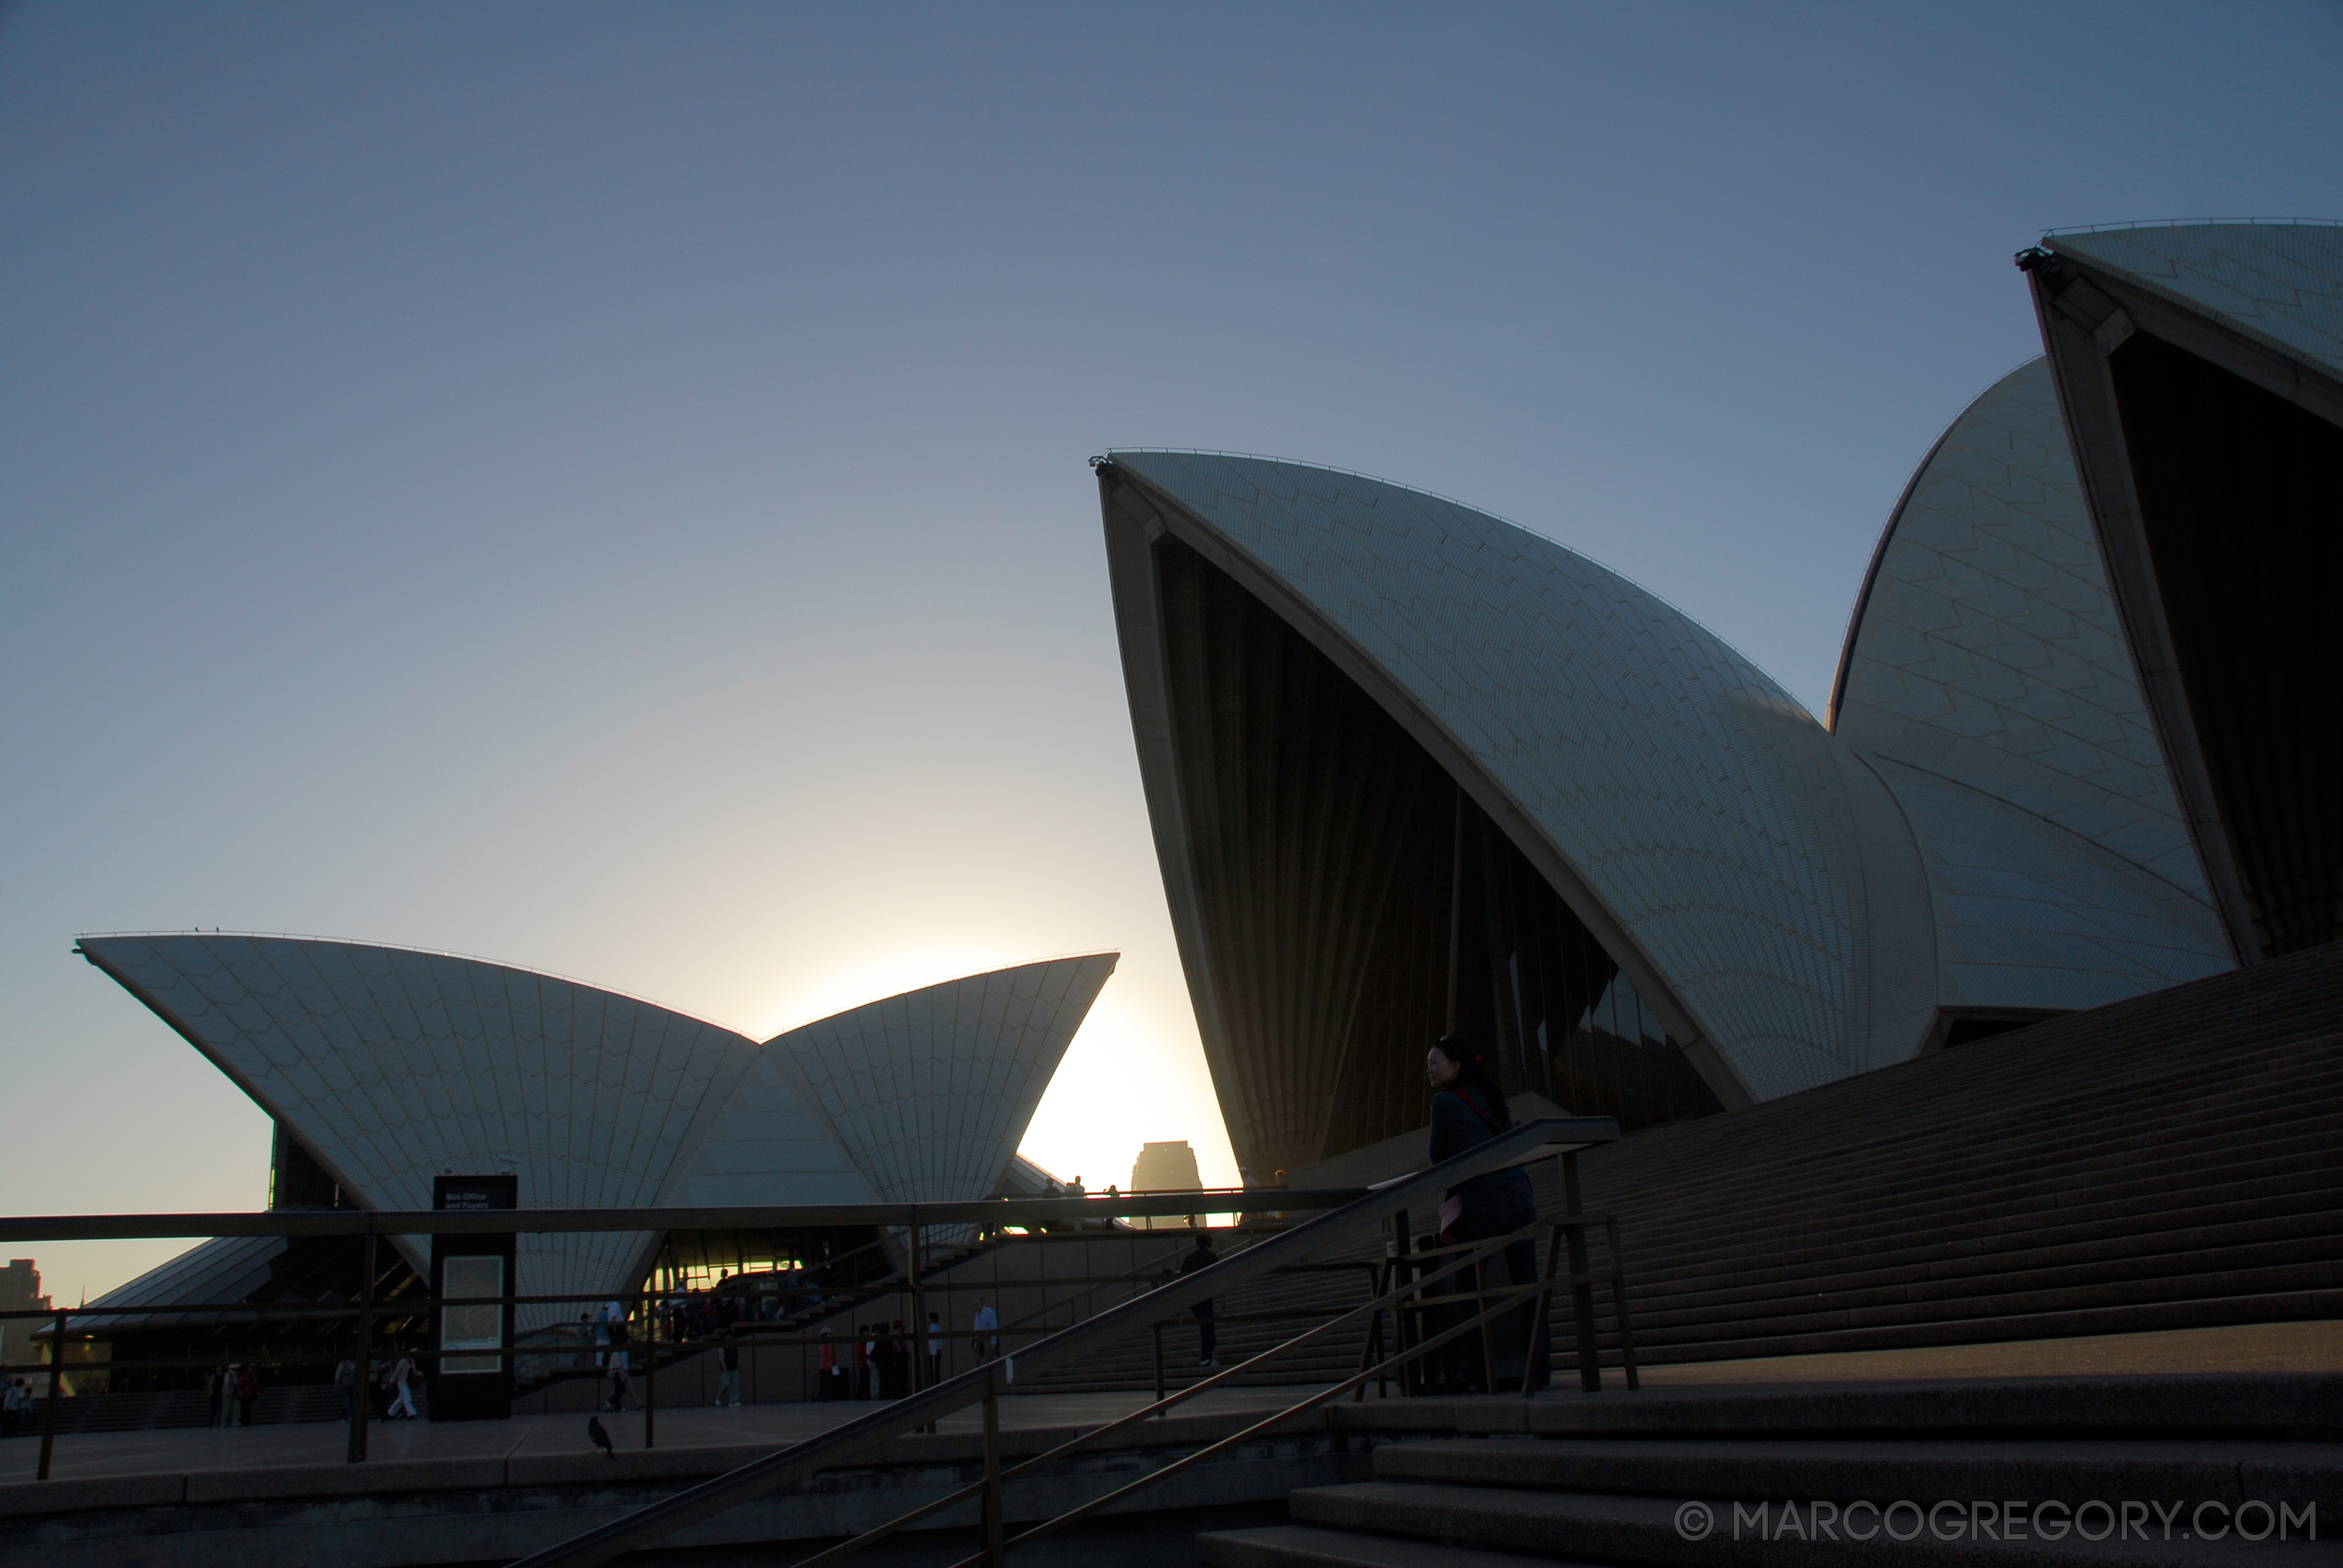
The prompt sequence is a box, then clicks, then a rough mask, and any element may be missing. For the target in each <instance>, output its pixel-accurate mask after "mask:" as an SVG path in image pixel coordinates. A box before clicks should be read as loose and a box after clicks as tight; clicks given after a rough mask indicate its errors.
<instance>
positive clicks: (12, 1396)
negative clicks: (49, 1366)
mask: <svg viewBox="0 0 2343 1568" xmlns="http://www.w3.org/2000/svg"><path fill="white" fill-rule="evenodd" d="M39 1404H40V1395H39V1394H36V1393H33V1391H32V1385H31V1384H30V1383H28V1382H25V1380H24V1379H22V1378H12V1379H10V1380H9V1382H8V1386H7V1387H6V1389H0V1438H13V1437H15V1436H16V1435H17V1432H18V1431H20V1430H22V1429H23V1427H24V1424H25V1418H26V1417H27V1416H30V1415H31V1414H32V1413H33V1410H34V1408H35V1407H36V1406H38V1405H39Z"/></svg>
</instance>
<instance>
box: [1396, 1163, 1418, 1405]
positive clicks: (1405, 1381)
mask: <svg viewBox="0 0 2343 1568" xmlns="http://www.w3.org/2000/svg"><path fill="white" fill-rule="evenodd" d="M1391 1231H1392V1242H1391V1245H1392V1247H1393V1251H1392V1254H1391V1259H1392V1263H1391V1285H1392V1289H1394V1290H1397V1289H1398V1287H1399V1286H1400V1284H1401V1283H1403V1282H1405V1283H1410V1284H1411V1283H1413V1282H1414V1280H1415V1277H1416V1270H1415V1266H1414V1265H1412V1264H1410V1263H1409V1261H1408V1254H1409V1250H1410V1249H1411V1248H1412V1247H1414V1245H1415V1238H1414V1237H1413V1236H1411V1235H1409V1234H1408V1211H1407V1210H1405V1209H1394V1210H1393V1211H1391ZM1422 1326H1423V1325H1422V1323H1421V1314H1420V1313H1418V1312H1415V1311H1412V1310H1410V1309H1409V1307H1408V1306H1407V1305H1406V1302H1405V1298H1404V1297H1403V1298H1402V1299H1401V1300H1400V1301H1397V1302H1394V1303H1391V1349H1392V1353H1393V1354H1395V1355H1398V1354H1401V1353H1404V1352H1406V1351H1408V1350H1410V1349H1412V1348H1415V1343H1416V1339H1417V1337H1418V1336H1419V1334H1420V1333H1421V1330H1422ZM1421 1382H1422V1380H1421V1378H1420V1377H1419V1376H1418V1375H1417V1363H1416V1362H1414V1361H1411V1360H1410V1361H1402V1362H1401V1363H1399V1397H1400V1398H1402V1399H1405V1398H1407V1397H1408V1396H1409V1394H1412V1393H1419V1392H1421V1389H1420V1385H1421Z"/></svg>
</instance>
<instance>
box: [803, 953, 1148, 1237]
mask: <svg viewBox="0 0 2343 1568" xmlns="http://www.w3.org/2000/svg"><path fill="white" fill-rule="evenodd" d="M1114 973H1115V954H1113V953H1089V954H1085V955H1082V956H1080V957H1071V958H1056V959H1049V960H1046V961H1044V962H1042V963H1039V964H1025V965H1024V967H1022V968H1017V969H997V970H994V971H993V972H992V973H990V974H989V975H970V976H967V977H965V978H963V979H958V980H947V981H945V983H944V984H942V985H940V986H930V987H926V988H925V989H923V990H917V991H907V992H905V993H904V994H903V995H901V996H900V997H889V998H886V999H885V1000H883V1001H876V1002H869V1003H866V1004H865V1005H863V1006H862V1007H858V1008H854V1009H850V1010H847V1011H845V1012H842V1013H837V1014H833V1015H832V1016H831V1017H829V1018H825V1019H821V1020H819V1021H816V1022H813V1023H809V1024H807V1025H805V1026H804V1027H803V1028H800V1029H794V1030H791V1031H790V1032H788V1033H787V1034H784V1035H781V1036H779V1037H778V1038H776V1039H775V1040H774V1041H773V1042H772V1043H770V1044H769V1045H767V1046H766V1048H765V1049H766V1053H767V1054H768V1055H773V1054H775V1053H779V1052H784V1051H786V1052H787V1053H788V1055H789V1056H790V1057H791V1058H792V1059H793V1060H794V1061H795V1062H796V1064H797V1067H798V1073H799V1074H800V1075H801V1076H802V1077H803V1079H804V1081H805V1083H806V1084H807V1085H808V1086H809V1089H810V1090H811V1093H812V1095H813V1099H814V1102H815V1103H817V1104H818V1105H819V1106H820V1107H821V1111H823V1113H824V1114H825V1115H826V1116H827V1117H828V1118H829V1123H830V1125H831V1127H832V1128H833V1129H834V1130H835V1131H836V1133H837V1135H838V1137H839V1139H840V1141H841V1142H842V1143H843V1145H845V1147H846V1148H847V1149H848V1150H849V1151H850V1152H851V1153H852V1154H853V1156H854V1158H855V1164H856V1165H857V1166H858V1167H859V1168H861V1169H862V1170H864V1171H865V1172H866V1173H867V1174H868V1176H869V1179H870V1183H871V1186H872V1188H873V1189H874V1190H876V1191H877V1194H878V1198H879V1200H880V1201H882V1202H889V1203H924V1202H949V1201H956V1200H971V1199H977V1198H983V1197H987V1196H989V1195H990V1194H991V1193H993V1192H996V1191H998V1190H1000V1188H1001V1183H1002V1179H1004V1178H1005V1177H1006V1175H1007V1174H1008V1169H1009V1163H1010V1161H1011V1159H1012V1158H1013V1156H1015V1154H1016V1149H1017V1145H1018V1143H1019V1142H1020V1141H1021V1140H1022V1139H1023V1138H1024V1131H1025V1127H1026V1124H1027V1123H1029V1122H1032V1120H1033V1113H1034V1111H1035V1109H1036V1107H1038V1106H1039V1105H1040V1103H1041V1096H1042V1091H1043V1090H1044V1089H1047V1088H1048V1087H1049V1080H1050V1078H1051V1077H1052V1076H1053V1075H1055V1074H1056V1073H1057V1071H1058V1063H1059V1062H1060V1061H1061V1060H1063V1059H1064V1057H1065V1055H1066V1047H1067V1046H1068V1045H1070V1044H1071V1043H1073V1038H1074V1032H1075V1031H1076V1030H1078V1029H1080V1028H1081V1023H1082V1020H1083V1018H1084V1017H1086V1016H1087V1015H1088V1014H1089V1012H1090V1009H1091V1004H1092V1002H1094V1001H1096V1000H1097V999H1098V993H1099V991H1100V990H1101V989H1102V988H1103V987H1104V986H1105V984H1106V981H1107V977H1108V976H1111V975H1113V974H1114Z"/></svg>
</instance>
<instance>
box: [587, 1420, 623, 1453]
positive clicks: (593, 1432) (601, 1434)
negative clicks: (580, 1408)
mask: <svg viewBox="0 0 2343 1568" xmlns="http://www.w3.org/2000/svg"><path fill="white" fill-rule="evenodd" d="M586 1436H587V1437H589V1438H593V1439H594V1447H595V1448H597V1449H600V1450H602V1451H603V1452H604V1453H606V1454H607V1455H608V1456H609V1457H610V1458H612V1459H617V1457H618V1450H616V1449H614V1448H612V1447H611V1446H610V1428H609V1427H605V1426H604V1425H603V1424H602V1417H601V1416H587V1417H586Z"/></svg>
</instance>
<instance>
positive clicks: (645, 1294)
mask: <svg viewBox="0 0 2343 1568" xmlns="http://www.w3.org/2000/svg"><path fill="white" fill-rule="evenodd" d="M1357 1195H1358V1194H1357V1190H1356V1189H1336V1190H1322V1191H1294V1192H1289V1191H1285V1190H1279V1191H1278V1192H1277V1195H1276V1204H1277V1207H1278V1208H1280V1209H1293V1210H1301V1211H1305V1212H1307V1211H1310V1210H1316V1209H1330V1208H1335V1207H1338V1206H1339V1205H1341V1204H1343V1203H1346V1202H1349V1201H1352V1200H1353V1199H1354V1198H1355V1197H1356V1196H1357ZM1261 1204H1262V1194H1261V1192H1260V1191H1259V1190H1239V1189H1233V1188H1231V1189H1201V1190H1195V1191H1189V1192H1168V1193H1134V1194H1129V1195H1125V1196H1117V1197H1113V1198H1104V1197H1101V1198H1087V1197H1085V1198H1006V1199H991V1200H986V1201H977V1202H961V1203H845V1204H820V1205H817V1204H795V1205H787V1206H781V1205H772V1206H753V1207H730V1208H638V1209H501V1210H497V1209H491V1210H413V1211H389V1210H363V1209H318V1210H299V1209H277V1210H269V1211H266V1212H263V1213H209V1214H73V1215H51V1216H36V1217H26V1218H0V1245H6V1244H11V1243H18V1242H30V1241H116V1240H128V1239H145V1238H153V1237H179V1236H186V1237H213V1236H232V1235H258V1236H288V1237H291V1236H309V1237H315V1236H356V1237H359V1238H361V1239H362V1241H363V1243H364V1246H363V1249H362V1251H363V1262H362V1278H363V1280H364V1283H363V1287H362V1289H361V1292H360V1294H359V1296H358V1298H357V1300H355V1301H352V1302H350V1303H347V1304H345V1305H340V1304H324V1303H313V1302H310V1303H243V1304H237V1305H232V1306H225V1307H223V1306H221V1305H220V1304H218V1303H135V1304H130V1305H123V1306H116V1307H103V1306H77V1307H54V1308H48V1309H41V1310H33V1311H16V1312H6V1313H0V1322H6V1321H20V1320H31V1321H36V1322H44V1323H47V1324H48V1325H50V1329H49V1333H50V1336H51V1349H50V1359H48V1360H47V1361H45V1362H38V1363H28V1364H22V1365H17V1364H10V1365H7V1366H4V1367H0V1378H6V1377H9V1376H14V1375H16V1374H18V1373H26V1372H35V1373H38V1372H46V1373H47V1374H48V1379H49V1388H48V1393H47V1397H46V1398H45V1399H43V1400H42V1401H41V1402H40V1403H41V1404H42V1407H43V1408H42V1418H41V1438H40V1460H39V1462H38V1465H37V1467H36V1472H35V1473H36V1475H37V1478H38V1479H40V1480H42V1481H46V1480H48V1479H49V1478H50V1474H51V1468H52V1464H53V1460H54V1455H55V1450H56V1439H57V1416H58V1411H59V1409H60V1407H61V1404H62V1398H63V1378H64V1376H65V1374H66V1373H67V1372H68V1371H85V1372H96V1371H105V1372H108V1373H109V1374H110V1373H114V1372H120V1371H162V1370H166V1369H168V1370H176V1371H188V1370H193V1369H200V1368H208V1367H212V1366H215V1365H217V1364H218V1358H216V1357H201V1358H189V1357H166V1358H149V1359H138V1360H108V1361H105V1362H86V1363H75V1364H72V1365H69V1364H68V1363H67V1362H66V1361H65V1359H64V1350H65V1346H66V1343H67V1341H68V1340H69V1339H70V1338H71V1337H72V1333H73V1330H72V1325H73V1323H74V1320H76V1319H78V1320H81V1321H82V1322H83V1323H84V1324H85V1325H86V1324H87V1323H88V1322H89V1321H90V1320H92V1319H99V1320H103V1319H108V1318H124V1317H130V1318H140V1317H150V1316H154V1317H161V1316H175V1317H179V1318H183V1319H189V1320H199V1321H200V1322H201V1324H203V1325H211V1326H216V1325H223V1324H236V1323H244V1322H252V1321H267V1322H285V1323H300V1322H317V1321H333V1320H340V1321H342V1322H345V1323H348V1324H350V1325H353V1327H354V1329H355V1338H356V1341H357V1345H356V1350H355V1354H354V1355H353V1357H352V1359H353V1361H354V1362H355V1365H356V1368H357V1375H358V1387H357V1389H356V1390H354V1391H353V1399H352V1404H351V1421H350V1436H349V1444H348V1452H347V1455H346V1457H347V1459H348V1461H349V1462H351V1463H362V1462H364V1461H365V1460H366V1457H367V1451H368V1425H369V1422H368V1417H369V1416H370V1415H371V1407H370V1403H369V1399H368V1393H369V1389H368V1383H369V1379H370V1373H371V1371H372V1370H373V1368H374V1366H375V1364H376V1362H377V1360H378V1359H386V1358H378V1356H377V1354H376V1351H375V1348H374V1346H373V1334H374V1328H375V1325H376V1324H377V1323H379V1321H381V1320H382V1319H383V1318H385V1317H391V1318H401V1317H410V1316H414V1315H417V1314H425V1315H427V1314H429V1313H431V1312H434V1311H436V1310H438V1309H440V1308H442V1307H449V1306H487V1305H497V1306H501V1307H504V1308H508V1309H509V1308H514V1307H518V1306H532V1305H553V1304H567V1305H576V1304H579V1303H604V1302H609V1301H617V1302H620V1303H629V1304H632V1305H636V1306H643V1307H648V1306H649V1305H650V1303H654V1302H657V1301H663V1300H665V1299H666V1298H667V1297H668V1295H669V1294H670V1292H660V1291H617V1292H595V1293H594V1294H591V1295H523V1294H518V1293H515V1292H509V1291H508V1292H506V1293H504V1295H501V1296H481V1297H453V1296H450V1297H438V1296H430V1295H403V1294H402V1295H397V1296H393V1297H390V1298H387V1299H382V1300H378V1299H377V1298H376V1296H375V1288H376V1284H377V1282H378V1280H379V1278H380V1268H379V1250H378V1249H379V1243H380V1240H381V1238H382V1237H384V1236H401V1235H515V1234H562V1233H572V1232H603V1231H645V1230H649V1231H667V1232H670V1233H673V1232H678V1231H727V1230H730V1231H757V1230H768V1229H770V1230H781V1231H796V1232H805V1231H813V1230H825V1229H836V1230H858V1229H869V1228H874V1227H881V1226H889V1227H896V1228H900V1229H901V1230H902V1231H903V1232H904V1233H905V1235H906V1239H907V1241H908V1244H909V1248H910V1251H909V1259H908V1260H909V1264H910V1267H909V1269H908V1272H907V1277H899V1280H898V1282H897V1283H895V1285H894V1286H893V1288H892V1289H891V1290H879V1291H877V1292H872V1294H871V1295H864V1296H860V1297H857V1298H855V1301H853V1302H849V1303H847V1304H848V1305H849V1306H851V1305H853V1304H858V1303H859V1302H863V1301H867V1300H869V1299H873V1296H875V1295H887V1294H908V1295H910V1296H911V1298H912V1301H913V1302H914V1303H915V1305H914V1316H915V1317H921V1316H923V1307H922V1306H921V1305H919V1304H916V1303H922V1302H923V1299H924V1295H925V1283H924V1280H923V1279H922V1273H921V1263H922V1256H923V1248H922V1236H923V1235H924V1234H925V1232H926V1231H927V1229H928V1228H929V1227H931V1226H937V1225H949V1226H956V1227H962V1228H965V1227H968V1226H974V1227H976V1228H977V1229H978V1230H979V1232H990V1233H995V1234H1001V1235H1005V1237H1006V1238H1007V1239H1011V1240H1014V1239H1019V1238H1018V1237H1017V1236H1016V1235H1015V1233H1016V1232H1017V1231H1018V1230H1019V1229H1021V1228H1022V1229H1025V1230H1030V1231H1036V1232H1038V1231H1039V1229H1040V1227H1043V1226H1047V1225H1052V1224H1074V1225H1082V1226H1088V1225H1092V1224H1101V1225H1103V1226H1104V1229H1103V1230H1100V1231H1092V1232H1085V1234H1087V1235H1091V1236H1092V1238H1093V1239H1095V1238H1096V1237H1098V1236H1100V1235H1112V1234H1114V1227H1113V1224H1112V1222H1113V1221H1114V1220H1115V1219H1116V1218H1120V1217H1126V1216H1149V1217H1179V1216H1184V1215H1187V1214H1191V1213H1242V1212H1243V1211H1245V1210H1246V1209H1247V1208H1248V1207H1259V1206H1261ZM1176 1234H1177V1233H1175V1232H1169V1231H1163V1232H1155V1231H1149V1232H1138V1233H1131V1238H1132V1239H1134V1240H1140V1241H1144V1240H1146V1239H1148V1238H1150V1237H1155V1236H1160V1237H1163V1238H1164V1239H1166V1240H1169V1239H1171V1238H1172V1237H1173V1236H1174V1235H1176ZM857 1288H859V1287H857ZM947 1289H948V1287H947ZM766 1293H770V1292H766ZM997 1332H998V1333H1000V1334H1001V1335H1002V1336H1003V1337H1010V1338H1012V1339H1014V1338H1016V1337H1023V1336H1024V1335H1025V1334H1031V1335H1033V1336H1034V1337H1041V1336H1042V1335H1044V1334H1046V1332H1047V1331H1045V1330H1014V1329H1002V1330H999V1331H997ZM744 1343H754V1344H760V1345H785V1344H798V1345H802V1346H812V1345H816V1344H819V1343H820V1340H819V1337H814V1336H799V1337H789V1336H774V1335H761V1336H756V1337H754V1338H753V1340H749V1341H744ZM708 1348H715V1347H714V1346H713V1345H711V1344H708V1343H707V1342H704V1341H703V1342H700V1343H698V1344H696V1345H695V1346H694V1348H693V1349H692V1350H690V1351H689V1352H686V1355H690V1356H696V1355H698V1354H700V1353H702V1352H703V1351H704V1350H706V1349H708ZM614 1350H623V1351H625V1352H627V1353H628V1354H629V1355H632V1354H634V1353H635V1352H637V1351H639V1350H640V1351H641V1352H642V1353H643V1354H644V1356H645V1360H646V1365H645V1369H644V1371H645V1384H646V1395H647V1397H648V1396H649V1395H650V1394H651V1393H652V1392H653V1391H655V1388H656V1378H657V1373H658V1366H659V1348H658V1342H657V1340H656V1338H655V1337H647V1338H646V1339H644V1340H629V1341H628V1343H626V1344H623V1345H619V1344H611V1343H596V1344H594V1345H593V1346H581V1345H577V1344H574V1343H573V1344H572V1345H569V1346H547V1345H542V1344H527V1343H522V1342H518V1341H517V1340H516V1341H515V1342H510V1343H506V1344H504V1345H503V1346H502V1347H501V1348H500V1353H501V1354H503V1355H504V1356H507V1357H510V1358H511V1359H513V1360H514V1361H515V1364H516V1365H517V1363H518V1362H519V1361H520V1360H522V1359H530V1358H544V1357H547V1356H559V1355H560V1354H562V1353H563V1352H565V1351H566V1352H568V1353H571V1354H576V1353H579V1352H581V1351H590V1352H591V1353H593V1354H594V1355H596V1356H602V1355H607V1354H609V1353H611V1352H612V1351H614ZM403 1353H404V1352H402V1354H403ZM472 1353H474V1354H479V1353H482V1352H472ZM240 1359H242V1360H246V1361H250V1362H252V1363H253V1364H255V1365H261V1364H267V1361H266V1359H265V1358H250V1357H245V1358H240ZM675 1359H684V1358H682V1357H673V1356H671V1357H670V1359H669V1364H671V1365H672V1364H673V1361H674V1360H675ZM911 1361H912V1367H913V1372H914V1376H915V1377H917V1376H918V1375H919V1373H920V1371H921V1362H922V1358H919V1357H916V1356H915V1357H913V1358H911ZM655 1410H656V1404H655V1402H653V1403H648V1404H646V1405H645V1407H644V1433H643V1436H644V1442H645V1446H647V1447H648V1446H651V1443H652V1441H653V1438H654V1433H655V1423H654V1417H655Z"/></svg>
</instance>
